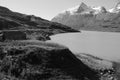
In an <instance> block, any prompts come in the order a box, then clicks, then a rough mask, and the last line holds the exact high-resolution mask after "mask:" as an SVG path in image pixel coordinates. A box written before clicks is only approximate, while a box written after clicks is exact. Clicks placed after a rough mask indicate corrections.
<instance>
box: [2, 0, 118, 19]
mask: <svg viewBox="0 0 120 80" xmlns="http://www.w3.org/2000/svg"><path fill="white" fill-rule="evenodd" d="M81 2H84V3H86V4H87V5H88V6H105V7H106V8H107V9H109V8H112V7H114V6H115V4H116V3H117V2H118V0H0V4H1V5H2V6H5V7H8V8H9V9H11V10H13V11H16V12H21V13H25V14H33V15H36V16H40V17H42V18H45V19H48V20H50V19H52V18H53V17H54V16H55V15H57V14H58V13H59V12H61V11H63V10H66V9H68V8H71V7H74V6H76V5H80V4H81Z"/></svg>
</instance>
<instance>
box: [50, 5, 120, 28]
mask: <svg viewBox="0 0 120 80" xmlns="http://www.w3.org/2000/svg"><path fill="white" fill-rule="evenodd" d="M52 21H53V22H58V23H62V24H64V25H67V26H70V27H72V28H74V29H77V30H78V29H81V28H90V27H92V28H93V27H94V28H95V29H99V28H97V27H96V26H104V27H108V26H109V25H112V26H114V24H117V26H118V23H120V7H118V6H116V7H114V8H112V9H110V10H106V8H105V7H103V6H100V7H90V6H87V5H86V4H85V3H81V4H80V5H78V6H76V7H73V8H71V9H68V10H66V11H64V12H63V13H60V14H58V15H57V16H55V17H54V18H53V19H52ZM106 25H108V26H106ZM104 27H103V28H104ZM90 29H91V28H90ZM101 29H102V28H101ZM99 30H100V29H99ZM102 30H104V29H102ZM111 30H118V29H117V27H116V25H115V26H114V27H113V28H111Z"/></svg>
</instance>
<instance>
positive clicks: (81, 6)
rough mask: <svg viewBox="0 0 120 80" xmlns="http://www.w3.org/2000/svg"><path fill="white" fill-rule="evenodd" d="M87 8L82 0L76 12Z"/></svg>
mask: <svg viewBox="0 0 120 80" xmlns="http://www.w3.org/2000/svg"><path fill="white" fill-rule="evenodd" d="M87 9H89V7H88V6H87V5H86V4H85V3H83V2H82V3H81V4H80V6H79V8H78V10H77V12H78V13H80V12H83V11H85V10H87Z"/></svg>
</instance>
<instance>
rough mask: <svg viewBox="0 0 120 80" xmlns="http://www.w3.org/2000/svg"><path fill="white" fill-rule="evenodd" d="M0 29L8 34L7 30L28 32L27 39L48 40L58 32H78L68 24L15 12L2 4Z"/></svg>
mask: <svg viewBox="0 0 120 80" xmlns="http://www.w3.org/2000/svg"><path fill="white" fill-rule="evenodd" d="M0 31H1V32H3V33H4V32H5V34H7V33H6V32H9V33H15V31H21V32H23V33H26V35H27V39H36V38H40V40H46V39H47V38H46V37H48V36H50V35H53V34H57V33H65V32H77V30H74V29H72V28H70V27H68V26H65V25H62V24H59V23H55V22H51V21H48V20H45V19H42V18H40V17H36V16H34V15H26V14H21V13H18V12H13V11H11V10H10V9H8V8H6V7H2V6H0ZM17 35H19V34H17ZM11 36H12V35H11Z"/></svg>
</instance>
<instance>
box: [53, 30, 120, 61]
mask: <svg viewBox="0 0 120 80" xmlns="http://www.w3.org/2000/svg"><path fill="white" fill-rule="evenodd" d="M51 40H52V42H55V43H59V44H62V45H65V46H67V47H68V48H69V49H70V50H71V51H72V52H74V53H75V54H79V53H87V54H91V55H94V56H97V57H99V58H102V59H107V60H111V61H120V33H113V32H97V31H81V33H79V32H78V33H63V34H57V35H53V36H51Z"/></svg>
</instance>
